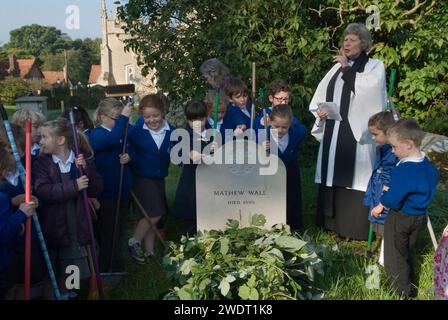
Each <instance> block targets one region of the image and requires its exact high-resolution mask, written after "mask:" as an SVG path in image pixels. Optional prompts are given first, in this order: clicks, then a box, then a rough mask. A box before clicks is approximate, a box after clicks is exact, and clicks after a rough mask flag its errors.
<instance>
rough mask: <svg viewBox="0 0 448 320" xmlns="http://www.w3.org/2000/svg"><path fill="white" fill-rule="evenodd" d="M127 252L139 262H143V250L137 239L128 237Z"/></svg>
mask: <svg viewBox="0 0 448 320" xmlns="http://www.w3.org/2000/svg"><path fill="white" fill-rule="evenodd" d="M128 248H129V252H130V253H131V257H132V258H133V259H134V260H135V261H136V262H137V263H139V264H145V263H146V260H145V256H144V255H143V250H142V247H141V244H140V242H139V241H136V240H135V239H134V238H131V239H129V242H128Z"/></svg>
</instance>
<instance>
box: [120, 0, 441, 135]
mask: <svg viewBox="0 0 448 320" xmlns="http://www.w3.org/2000/svg"><path fill="white" fill-rule="evenodd" d="M369 5H376V6H377V8H378V9H379V13H380V22H381V24H380V29H378V30H372V34H373V37H374V40H375V42H374V43H375V46H374V48H373V50H372V51H371V53H370V54H371V55H373V56H374V57H378V58H380V59H381V60H382V61H384V62H385V65H386V67H387V68H388V70H387V71H388V73H390V69H391V68H392V67H395V68H398V72H399V80H400V83H399V85H398V86H397V87H396V90H395V97H394V101H395V102H396V104H397V105H398V107H399V109H400V111H401V112H402V113H403V114H405V115H412V116H416V117H418V118H419V119H420V120H421V122H422V123H424V121H425V120H427V119H430V115H431V112H432V111H431V110H434V109H437V110H445V115H446V105H447V91H448V90H447V84H446V83H448V81H447V74H448V71H447V70H448V67H447V61H448V52H447V48H448V38H447V37H448V25H447V24H448V3H447V2H446V1H435V0H432V1H430V0H426V1H420V0H414V1H402V0H383V1H378V0H347V1H335V0H324V1H315V0H303V1H301V2H299V3H298V2H297V1H294V0H279V1H269V0H239V1H237V0H229V1H219V2H218V1H207V0H190V1H186V0H166V1H158V0H154V1H148V0H130V1H128V2H127V3H126V4H123V5H121V6H120V7H119V17H120V19H121V20H122V21H123V22H124V24H125V26H124V27H123V29H124V30H125V31H126V32H127V33H129V34H130V35H131V36H132V37H131V39H129V40H127V41H126V44H127V47H128V48H129V49H132V50H133V51H134V52H136V53H138V55H139V61H140V62H141V63H142V64H143V65H144V67H145V68H144V70H146V71H148V70H149V69H150V68H151V69H152V68H154V69H155V70H156V74H155V76H156V77H157V84H158V86H159V88H160V89H162V90H163V91H165V92H171V93H174V92H175V93H176V95H178V96H181V99H183V100H185V99H188V98H190V97H192V96H195V95H199V96H200V95H202V93H203V91H204V90H205V85H204V83H203V81H202V79H201V76H200V74H199V71H198V69H199V66H200V64H201V63H202V62H203V61H205V60H206V59H208V58H211V57H217V58H219V59H220V60H222V61H223V62H224V63H226V64H227V65H228V66H229V67H230V68H231V70H232V71H233V72H234V74H235V75H237V76H239V77H241V78H242V79H243V80H245V81H246V82H249V81H250V74H251V73H250V66H251V62H252V61H255V62H257V65H258V69H257V82H258V86H266V85H267V83H268V82H269V81H270V80H272V79H275V78H285V79H287V80H288V81H289V82H290V83H291V84H292V87H293V94H294V97H295V98H294V99H293V108H294V109H295V111H296V112H299V113H302V114H301V118H302V119H303V117H309V118H308V119H309V120H310V121H311V120H312V119H311V118H310V116H309V113H308V112H307V111H306V109H307V105H308V102H309V100H310V98H311V96H312V94H313V93H314V90H315V88H316V86H317V84H318V82H319V81H320V79H321V78H322V77H323V76H324V74H325V73H326V72H327V71H328V69H329V67H330V66H331V64H332V56H333V55H334V54H335V53H336V52H337V50H338V48H339V46H340V41H341V37H342V31H343V30H344V28H345V27H346V26H347V24H348V23H350V22H365V21H366V20H367V19H369V17H370V16H371V15H372V13H368V12H366V9H367V8H368V6H369ZM432 129H433V130H439V131H440V130H441V129H440V128H436V129H434V128H432ZM447 134H448V133H447Z"/></svg>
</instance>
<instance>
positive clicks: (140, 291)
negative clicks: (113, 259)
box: [110, 166, 448, 300]
mask: <svg viewBox="0 0 448 320" xmlns="http://www.w3.org/2000/svg"><path fill="white" fill-rule="evenodd" d="M301 170H302V171H301V172H302V195H303V202H304V221H305V226H306V227H307V228H308V229H307V231H306V233H305V235H304V236H305V237H309V238H310V241H311V242H312V243H313V244H316V245H324V246H325V247H326V248H327V250H326V253H325V256H324V257H323V258H324V259H323V260H324V270H325V274H324V276H318V277H317V278H316V286H317V287H318V288H320V289H321V290H322V292H323V293H324V296H323V298H324V299H331V300H397V299H400V297H398V296H397V295H396V294H395V293H394V292H393V291H392V290H391V288H389V287H388V286H387V285H386V284H385V283H386V282H385V279H386V276H385V272H384V269H383V267H382V266H380V265H379V264H377V263H376V259H377V258H376V257H375V258H374V259H368V258H367V257H366V255H365V253H366V248H367V243H366V241H341V240H339V239H337V238H336V237H335V236H334V235H333V234H331V233H328V232H326V231H322V230H320V229H318V228H316V227H314V212H315V203H316V196H317V187H316V185H315V184H314V168H302V169H301ZM179 175H180V168H178V167H175V166H171V168H170V175H169V177H168V178H167V180H166V187H167V197H168V203H169V204H170V206H172V204H173V202H174V197H175V192H176V187H177V181H178V178H179ZM447 207H448V195H447V194H446V192H443V191H439V192H438V193H437V196H436V198H435V199H434V201H433V203H432V205H431V207H430V214H431V217H432V222H433V225H434V231H435V233H436V235H437V236H438V235H440V234H441V232H442V230H443V227H444V226H445V225H446V223H447V221H448V212H446V209H444V208H447ZM131 220H132V219H131ZM180 225H181V224H180V222H179V221H178V220H175V219H173V218H170V217H167V220H166V230H167V237H168V240H170V241H175V242H177V241H178V240H179V239H180ZM131 231H132V223H131V225H130V228H129V235H130V234H131ZM379 246H380V242H379V240H375V241H374V242H373V248H376V249H377V250H376V253H377V254H378V251H379ZM158 249H159V250H158V252H159V253H158V256H157V258H156V259H154V260H152V261H151V263H150V264H148V265H143V266H140V265H136V264H134V263H133V262H132V261H131V259H130V257H129V255H127V262H126V264H127V268H128V270H129V275H128V276H127V277H126V278H125V279H123V280H122V282H121V283H120V284H119V285H118V286H117V287H116V288H115V289H114V290H113V291H112V294H111V297H110V298H112V299H162V298H163V296H164V295H165V294H166V293H167V292H168V290H169V289H170V284H169V283H167V280H166V279H165V271H164V269H163V267H162V265H161V264H162V258H163V253H162V247H161V246H159V248H158ZM433 259H434V249H433V246H432V243H431V240H430V237H429V234H428V230H427V228H426V226H425V227H424V228H422V230H421V232H420V239H419V241H418V244H417V249H416V256H415V257H414V263H415V264H414V265H415V267H416V273H417V276H418V278H417V286H418V297H417V299H419V300H431V299H433V291H432V288H433ZM369 266H377V267H378V270H379V273H380V279H381V281H380V286H379V288H378V289H369V288H368V286H367V285H366V281H367V278H368V275H369V274H368V273H367V272H366V271H368V268H369Z"/></svg>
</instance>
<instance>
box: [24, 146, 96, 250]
mask: <svg viewBox="0 0 448 320" xmlns="http://www.w3.org/2000/svg"><path fill="white" fill-rule="evenodd" d="M86 163H87V168H86V170H85V171H86V175H87V177H88V178H89V187H88V188H87V194H88V196H89V197H91V198H96V197H99V196H100V195H101V192H102V191H103V180H102V178H101V176H100V175H99V174H98V173H97V171H96V167H95V163H94V159H93V158H92V159H87V160H86ZM74 170H76V169H75V165H74V164H73V165H72V172H73V173H74ZM33 178H34V193H35V195H36V197H37V198H38V199H39V210H38V212H39V213H38V214H39V219H40V222H41V225H42V230H43V233H44V236H45V239H46V241H47V244H48V246H49V247H50V248H61V247H68V246H69V245H70V239H69V236H68V223H67V210H66V202H67V201H68V200H70V199H73V198H77V199H78V203H77V214H78V225H77V230H78V240H79V242H80V244H81V245H87V244H89V243H90V239H89V229H88V222H87V220H86V218H85V217H86V215H85V213H84V206H83V200H82V195H81V193H80V192H79V191H78V185H77V183H76V180H74V179H72V180H70V181H65V182H62V178H61V173H60V171H59V166H58V165H57V164H55V163H54V162H53V159H52V157H51V155H48V154H41V155H39V156H38V157H37V159H36V161H35V162H34V164H33ZM89 215H90V213H89Z"/></svg>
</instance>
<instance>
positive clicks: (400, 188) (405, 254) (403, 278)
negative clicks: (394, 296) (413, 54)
mask: <svg viewBox="0 0 448 320" xmlns="http://www.w3.org/2000/svg"><path fill="white" fill-rule="evenodd" d="M423 137H424V132H423V131H422V130H421V129H420V127H419V125H418V124H417V122H415V120H413V119H402V120H399V121H398V122H397V123H396V124H395V125H393V126H392V127H391V128H390V129H389V130H387V139H388V141H389V143H390V144H391V145H392V152H393V153H394V154H395V155H396V156H397V157H398V159H400V161H399V162H398V164H397V166H396V167H395V168H394V169H393V170H392V175H391V181H390V184H389V186H388V187H384V188H383V189H384V194H383V195H382V196H381V199H380V203H379V204H378V205H377V206H376V207H375V208H373V209H372V212H371V213H372V215H373V216H375V217H378V216H380V215H381V214H382V212H383V211H384V209H386V208H389V209H390V211H389V215H388V217H387V219H386V222H385V223H384V267H385V269H386V273H387V277H388V280H389V282H390V283H391V284H392V286H393V287H394V289H395V290H396V291H397V292H398V294H401V295H404V296H405V297H413V296H414V295H415V292H414V290H413V285H412V282H413V280H414V271H413V263H412V255H411V253H412V251H413V249H414V247H415V245H416V242H417V238H418V233H419V230H420V228H421V226H422V225H424V223H425V222H426V212H427V209H428V206H429V204H430V203H431V201H432V199H433V198H434V195H435V193H436V186H437V181H438V177H439V173H438V171H437V169H436V168H435V167H434V165H432V164H431V162H430V161H429V160H428V158H426V156H425V154H424V153H423V152H421V150H420V145H421V142H422V140H423Z"/></svg>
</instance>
